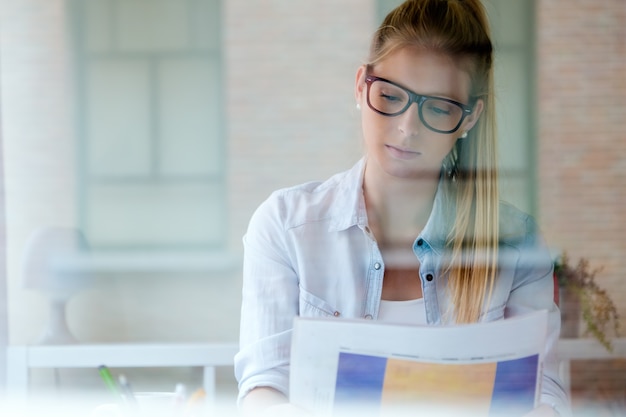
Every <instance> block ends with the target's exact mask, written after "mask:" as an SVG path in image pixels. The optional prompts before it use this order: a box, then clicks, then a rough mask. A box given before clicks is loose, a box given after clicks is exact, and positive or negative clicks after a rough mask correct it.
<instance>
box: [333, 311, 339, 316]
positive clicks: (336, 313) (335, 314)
mask: <svg viewBox="0 0 626 417" xmlns="http://www.w3.org/2000/svg"><path fill="white" fill-rule="evenodd" d="M333 316H335V317H339V316H341V313H340V312H338V311H335V312H334V313H333Z"/></svg>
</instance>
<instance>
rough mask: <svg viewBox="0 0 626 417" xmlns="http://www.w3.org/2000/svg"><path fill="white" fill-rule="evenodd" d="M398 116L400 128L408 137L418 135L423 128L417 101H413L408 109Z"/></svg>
mask: <svg viewBox="0 0 626 417" xmlns="http://www.w3.org/2000/svg"><path fill="white" fill-rule="evenodd" d="M397 117H398V119H399V120H398V129H399V130H400V132H402V134H403V135H405V136H407V137H414V136H417V135H418V134H419V132H420V130H421V129H422V121H421V120H420V116H419V107H418V104H417V103H411V105H410V106H409V108H408V109H406V111H405V112H404V113H402V114H400V115H398V116H397Z"/></svg>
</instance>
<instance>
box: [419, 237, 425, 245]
mask: <svg viewBox="0 0 626 417" xmlns="http://www.w3.org/2000/svg"><path fill="white" fill-rule="evenodd" d="M423 244H424V239H421V238H420V239H417V246H422V245H423Z"/></svg>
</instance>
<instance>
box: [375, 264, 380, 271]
mask: <svg viewBox="0 0 626 417" xmlns="http://www.w3.org/2000/svg"><path fill="white" fill-rule="evenodd" d="M374 269H375V270H377V271H378V270H379V269H380V263H379V262H376V263H375V264H374Z"/></svg>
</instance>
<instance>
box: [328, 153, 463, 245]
mask: <svg viewBox="0 0 626 417" xmlns="http://www.w3.org/2000/svg"><path fill="white" fill-rule="evenodd" d="M365 161H366V158H365V157H363V158H361V159H360V160H359V161H358V162H357V163H356V164H355V165H354V166H353V167H352V168H351V169H350V170H348V171H346V172H345V173H344V175H343V176H342V177H340V179H339V180H338V184H337V192H338V193H340V194H342V195H343V197H344V198H337V199H335V202H334V206H333V207H332V215H331V219H332V220H331V222H330V224H329V226H328V230H329V231H330V232H333V231H341V230H346V229H348V228H350V227H352V226H359V227H361V228H364V227H365V226H367V210H366V209H365V198H364V197H363V175H364V172H365ZM451 188H452V187H451V184H449V183H448V181H445V180H441V181H439V185H438V186H437V192H436V194H435V200H434V202H433V209H432V211H431V213H430V216H429V217H428V221H427V222H426V226H424V229H423V230H422V232H421V233H420V235H419V238H421V239H424V240H425V241H426V242H427V243H428V244H429V245H430V246H431V247H432V248H433V249H435V250H436V249H441V250H443V248H444V247H445V244H446V240H447V237H448V234H449V233H450V230H451V227H452V224H453V222H454V211H455V207H456V204H455V201H454V199H453V198H452V196H453V193H452V192H451Z"/></svg>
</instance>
